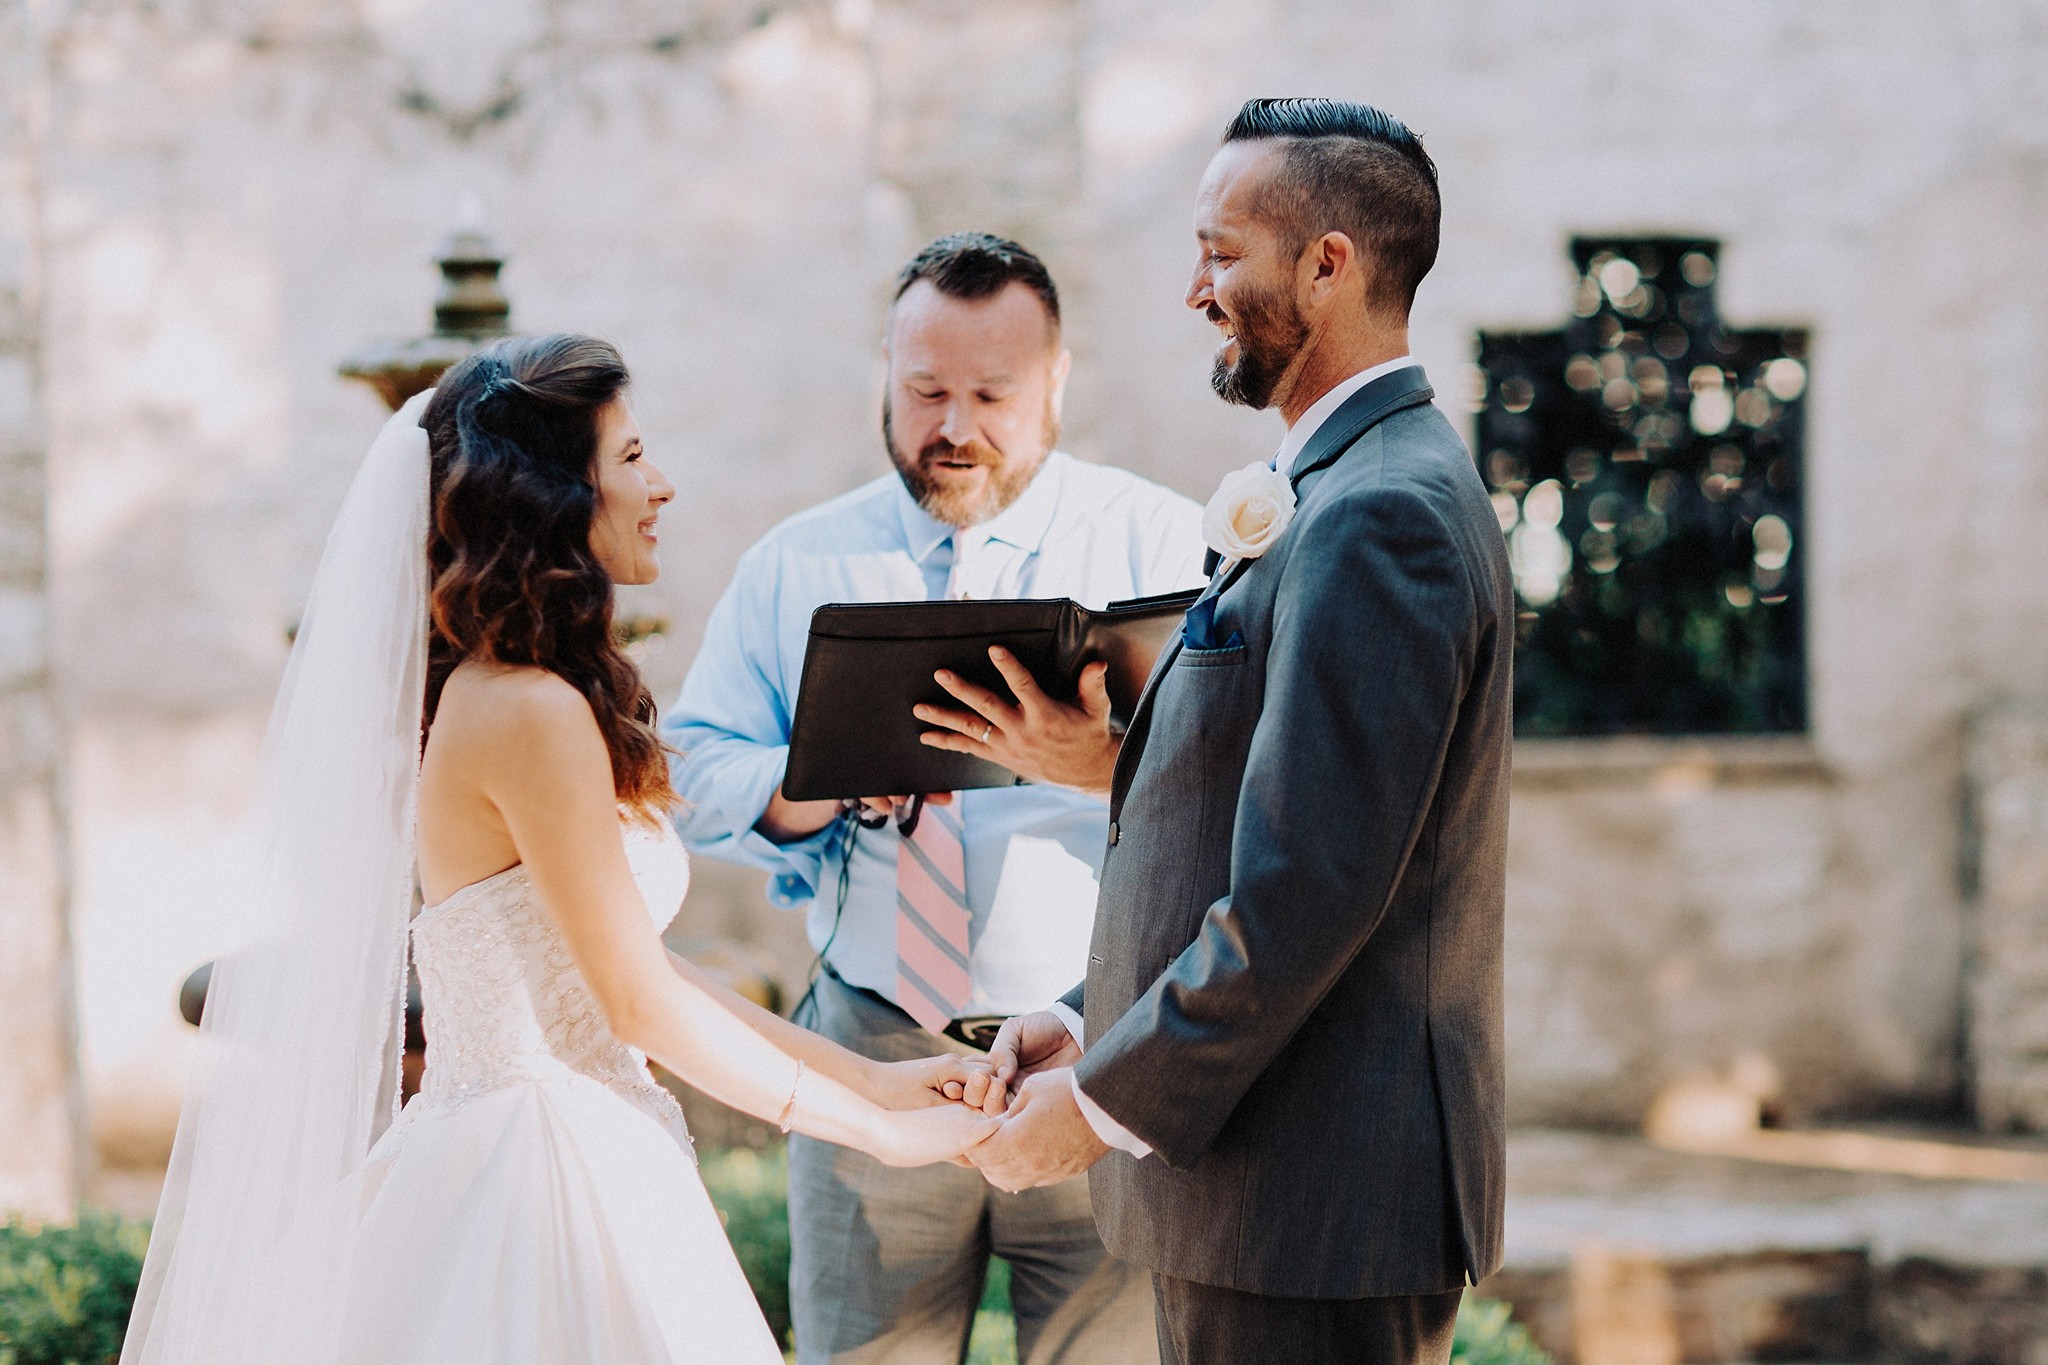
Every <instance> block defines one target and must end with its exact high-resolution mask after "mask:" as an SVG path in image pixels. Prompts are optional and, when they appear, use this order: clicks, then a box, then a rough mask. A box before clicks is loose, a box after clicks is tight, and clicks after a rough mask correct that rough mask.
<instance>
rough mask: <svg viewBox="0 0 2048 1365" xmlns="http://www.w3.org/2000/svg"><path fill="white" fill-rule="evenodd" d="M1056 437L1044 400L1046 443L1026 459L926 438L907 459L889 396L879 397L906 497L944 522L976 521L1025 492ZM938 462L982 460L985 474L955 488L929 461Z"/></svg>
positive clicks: (971, 523) (885, 431)
mask: <svg viewBox="0 0 2048 1365" xmlns="http://www.w3.org/2000/svg"><path fill="white" fill-rule="evenodd" d="M1059 439H1060V423H1059V418H1058V417H1057V416H1055V415H1054V414H1053V410H1052V404H1051V403H1050V402H1048V403H1047V404H1046V409H1045V445H1044V448H1043V449H1042V450H1040V451H1038V452H1037V454H1036V455H1035V456H1034V457H1032V458H1030V459H1025V458H1022V457H1020V456H1015V455H1010V454H1006V453H1005V452H1003V451H1000V450H997V449H996V448H995V447H993V446H990V445H984V444H983V443H982V442H980V441H969V442H968V443H967V444H965V445H960V446H956V445H954V444H953V443H952V442H951V441H948V440H944V439H941V438H934V439H933V440H930V441H927V442H926V443H925V446H924V448H923V449H922V450H920V451H918V452H917V455H916V457H915V458H911V457H910V456H907V455H905V454H904V453H903V447H902V446H900V445H898V444H897V442H896V424H895V416H894V413H893V411H892V408H891V405H890V402H889V400H888V398H887V397H884V398H883V399H882V440H883V442H884V443H886V444H887V446H888V447H889V460H890V463H892V464H894V465H895V466H896V472H897V473H898V474H900V475H902V477H903V486H904V487H905V488H907V489H909V490H910V496H911V497H913V498H915V499H916V500H917V505H918V506H919V507H922V508H923V509H924V510H925V511H926V512H928V513H930V514H931V517H932V520H934V521H940V522H944V523H945V524H946V525H948V526H979V525H980V524H981V523H982V522H985V521H987V520H989V519H990V518H992V517H994V516H996V515H997V514H999V513H1001V512H1002V511H1003V509H1005V508H1007V507H1008V506H1009V505H1010V504H1011V503H1013V502H1015V501H1017V499H1018V498H1020V497H1022V496H1024V490H1025V489H1027V488H1029V487H1030V486H1031V481H1032V480H1033V479H1035V478H1037V477H1038V471H1039V470H1040V469H1041V468H1043V467H1044V465H1045V457H1046V456H1047V455H1048V454H1050V453H1051V452H1052V448H1053V447H1054V446H1056V445H1058V444H1059ZM940 461H949V462H961V461H965V462H970V463H973V464H978V465H983V466H986V467H987V469H988V471H989V477H988V478H986V479H984V480H982V481H981V485H980V487H979V488H972V489H970V488H960V487H955V486H953V485H951V484H948V483H945V482H943V479H944V477H945V476H944V475H941V474H938V473H935V472H934V471H933V466H935V465H936V464H938V463H939V462H940Z"/></svg>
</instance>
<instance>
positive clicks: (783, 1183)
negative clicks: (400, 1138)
mask: <svg viewBox="0 0 2048 1365" xmlns="http://www.w3.org/2000/svg"><path fill="white" fill-rule="evenodd" d="M700 1169H701V1170H702V1171H703V1173H704V1188H705V1189H706V1190H708V1191H710V1193H711V1202H712V1203H713V1204H714V1205H716V1206H717V1208H718V1218H719V1221H720V1222H722V1223H724V1224H725V1235H726V1236H727V1237H730V1238H731V1239H732V1249H733V1252H734V1254H736V1255H737V1256H738V1257H739V1261H740V1269H741V1270H744V1271H745V1272H746V1273H747V1283H748V1284H750V1285H752V1286H753V1289H754V1297H755V1298H756V1299H759V1300H760V1301H761V1313H762V1315H763V1316H764V1317H766V1318H767V1319H768V1327H769V1330H770V1331H772V1332H774V1333H775V1339H776V1340H777V1341H779V1342H782V1343H784V1344H785V1345H786V1344H787V1343H788V1341H789V1149H788V1148H786V1147H783V1146H781V1145H780V1144H778V1145H776V1146H773V1147H764V1148H762V1149H760V1150H759V1151H756V1150H754V1149H753V1148H750V1147H733V1148H728V1149H727V1150H725V1151H722V1152H712V1153H709V1154H707V1155H706V1156H705V1157H704V1158H703V1160H702V1163H701V1166H700ZM0 1365H7V1362H6V1361H4V1360H0Z"/></svg>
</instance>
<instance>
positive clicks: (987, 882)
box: [663, 232, 1204, 1365]
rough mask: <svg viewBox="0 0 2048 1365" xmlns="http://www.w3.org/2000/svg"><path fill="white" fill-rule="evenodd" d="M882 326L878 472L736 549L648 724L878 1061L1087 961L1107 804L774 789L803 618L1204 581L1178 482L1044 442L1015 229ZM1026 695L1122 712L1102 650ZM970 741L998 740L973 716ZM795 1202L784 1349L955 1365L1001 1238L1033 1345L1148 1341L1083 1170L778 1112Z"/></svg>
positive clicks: (922, 259) (1040, 1351) (929, 278)
mask: <svg viewBox="0 0 2048 1365" xmlns="http://www.w3.org/2000/svg"><path fill="white" fill-rule="evenodd" d="M885 348H886V354H887V361H888V366H887V377H886V381H885V383H886V388H885V392H884V394H883V399H882V432H883V437H884V445H885V448H886V451H887V454H888V456H889V459H890V462H891V463H892V464H893V466H894V471H893V472H891V473H885V474H883V475H882V476H881V477H879V478H877V479H875V480H873V481H872V482H870V483H867V484H865V485H863V486H861V487H859V488H856V489H855V490H853V491H852V492H850V493H848V494H846V495H844V496H842V497H839V498H836V499H834V500H832V501H830V502H827V503H825V504H823V505H822V506H819V507H815V508H812V509H811V510H809V511H806V512H802V513H799V514H798V515H796V516H794V517H792V518H790V519H789V520H787V521H785V522H783V523H782V524H781V525H779V526H777V527H776V528H775V529H773V530H772V531H770V532H769V533H768V534H767V535H766V536H765V537H764V538H763V539H762V540H761V541H760V542H759V543H758V544H756V545H755V546H753V547H752V548H751V549H750V550H748V551H747V553H746V554H745V555H744V556H742V558H741V559H740V562H739V565H738V567H737V569H736V570H735V572H734V575H733V579H732V582H731V584H730V585H729V586H728V588H727V589H726V592H725V594H724V596H723V597H722V598H721V599H720V601H719V603H718V606H717V608H716V609H715V610H714V611H713V613H712V616H711V620H710V623H709V625H708V626H707V628H706V631H705V638H704V644H703V648H702V649H701V650H700V651H699V653H698V655H697V658H696V660H695V662H694V664H693V665H692V667H691V669H690V672H689V675H688V677H687V678H686V680H685V681H684V683H683V688H682V693H681V696H680V697H679V699H678V700H677V702H676V704H675V706H674V707H673V709H672V710H671V711H670V712H669V714H668V716H667V718H666V720H665V722H664V726H663V732H664V735H665V737H666V738H667V740H668V741H669V743H671V744H672V745H674V746H675V747H676V749H677V750H679V751H680V752H681V757H680V758H679V759H678V760H676V762H675V785H676V789H677V791H678V792H679V793H680V794H681V795H682V797H683V799H684V802H685V803H686V804H685V806H684V808H683V811H682V813H681V814H680V815H679V817H678V828H679V829H680V830H681V832H682V835H683V838H684V839H685V841H686V842H687V843H688V844H689V845H690V847H691V848H692V849H693V850H695V851H697V852H700V853H704V854H708V855H710V856H712V857H716V858H722V859H726V860H729V861H734V862H739V863H743V864H746V865H748V866H751V867H757V868H761V869H763V870H765V871H766V872H768V873H769V874H770V881H769V897H770V899H771V900H773V901H774V902H775V903H776V904H778V905H781V906H785V907H788V908H791V909H793V910H801V911H802V912H803V913H804V915H805V921H806V927H807V930H808V933H809V937H810V941H811V944H812V946H813V948H814V949H815V950H816V951H817V953H818V955H819V970H818V972H817V973H816V980H815V982H814V984H813V986H812V988H811V991H810V993H809V994H808V995H807V996H806V997H805V1000H804V1001H803V1003H802V1005H800V1006H799V1009H798V1011H797V1014H796V1018H797V1020H798V1022H800V1023H803V1024H805V1025H806V1026H808V1027H810V1028H813V1029H815V1030H817V1031H818V1032H821V1033H823V1034H825V1035H826V1036H828V1037H830V1038H833V1039H835V1040H836V1041H838V1042H840V1043H842V1044H843V1045H845V1046H846V1047H849V1048H851V1049H853V1050H854V1051H856V1052H860V1053H862V1054H864V1055H866V1056H869V1057H872V1058H875V1059H877V1060H896V1059H900V1058H907V1057H916V1056H927V1055H931V1054H933V1053H936V1052H938V1051H941V1050H945V1049H951V1050H953V1051H956V1052H963V1053H971V1052H975V1051H985V1050H986V1049H987V1047H988V1045H989V1043H990V1042H991V1041H993V1038H994V1035H995V1032H996V1029H997V1027H998V1026H999V1025H1000V1024H1001V1022H1002V1020H1003V1019H1004V1018H1006V1017H1007V1016H1010V1015H1013V1014H1018V1013H1021V1012H1025V1011H1028V1010H1033V1009H1037V1008H1040V1007H1042V1006H1043V1005H1044V1003H1045V1002H1046V1001H1047V1000H1050V999H1053V998H1054V997H1056V996H1057V995H1058V994H1059V993H1060V992H1061V991H1064V990H1065V989H1067V988H1068V987H1069V986H1071V985H1072V984H1073V983H1074V982H1075V981H1076V980H1078V979H1079V978H1080V977H1081V976H1082V975H1084V974H1085V971H1086V967H1087V955H1088V941H1089V934H1090V930H1091V927H1092V923H1093V916H1094V910H1095V897H1096V879H1097V877H1098V876H1099V874H1100V871H1101V863H1102V854H1103V848H1104V845H1105V842H1106V837H1107V832H1108V820H1109V814H1108V808H1107V806H1106V805H1105V804H1104V802H1103V800H1102V798H1101V794H1100V793H1097V792H1090V791H1087V790H1081V789H1078V788H1079V787H1085V786H1092V785H1095V784H1094V783H1093V782H1092V781H1089V780H1084V779H1082V778H1079V777H1076V778H1075V779H1074V780H1075V781H1076V783H1077V784H1078V785H1077V786H1067V785H1062V784H1061V783H1060V782H1059V781H1057V780H1040V781H1035V782H1032V783H1030V784H1028V785H1019V786H1013V787H1001V788H990V789H983V790H974V791H966V792H960V793H955V794H946V793H917V794H912V793H879V792H878V793H874V794H872V795H871V796H870V797H869V798H868V799H867V800H865V801H863V802H844V803H842V802H836V801H821V802H803V801H790V800H787V799H785V798H784V796H783V795H782V790H781V785H782V778H783V773H784V768H785V764H786V762H787V759H788V754H789V747H788V746H789V722H790V716H791V714H792V712H793V710H794V707H795V702H796V695H797V685H798V680H799V678H800V676H801V673H802V668H803V657H804V650H805V645H806V641H807V639H808V630H809V625H810V617H811V613H812V612H813V611H814V610H815V609H816V608H818V607H820V606H822V605H824V604H826V603H829V602H892V601H909V600H919V599H933V598H967V597H972V598H979V599H988V598H1009V597H1071V598H1073V599H1075V600H1076V601H1078V602H1080V603H1081V604H1082V605H1083V606H1087V607H1102V606H1105V605H1107V604H1108V603H1109V602H1111V601H1113V600H1119V599H1125V598H1132V597H1140V596H1149V595H1152V594H1156V593H1166V592H1173V591H1177V590H1180V589H1184V588H1190V587H1198V586H1200V584H1201V583H1202V582H1203V575H1202V572H1201V570H1202V558H1203V549H1204V547H1203V543H1202V536H1201V528H1200V518H1201V512H1200V509H1199V508H1198V507H1196V505H1195V504H1194V503H1192V502H1190V501H1189V500H1188V499H1186V498H1183V497H1181V496H1180V495H1178V494H1176V493H1173V492H1170V491H1168V490H1167V489H1164V488H1161V487H1159V486H1157V485H1155V484H1152V483H1148V482H1147V481H1145V480H1143V479H1141V478H1139V477H1137V476H1136V475H1134V474H1131V473H1128V472H1126V471H1124V470H1120V469H1114V468H1110V467H1107V466H1104V465H1099V464H1093V463H1089V462H1086V461H1083V460H1079V459H1076V458H1074V457H1073V456H1071V455H1069V454H1067V453H1065V452H1063V451H1061V450H1059V449H1058V448H1057V443H1058V439H1059V421H1060V406H1061V399H1062V394H1063V391H1064V388H1065V384H1066V378H1067V371H1068V367H1069V364H1070V357H1069V355H1068V352H1067V350H1066V348H1065V346H1064V344H1063V342H1062V339H1061V330H1060V304H1059V293H1058V291H1057V289H1056V288H1055V287H1054V284H1053V280H1052V277H1051V275H1050V274H1049V273H1048V272H1047V270H1046V268H1045V265H1044V264H1043V262H1041V261H1040V260H1039V258H1038V257H1037V256H1035V255H1033V254H1032V253H1031V252H1030V251H1029V250H1027V249H1025V248H1024V247H1022V246H1020V245H1018V244H1017V243H1015V242H1012V241H1007V240H1004V239H1002V238H999V237H994V236H991V235H988V234H986V233H978V232H970V233H957V234H954V235H951V236H947V237H942V238H940V239H939V240H937V241H935V242H933V243H931V244H930V245H929V246H927V247H926V248H925V249H924V250H923V251H921V252H919V253H918V255H917V256H916V257H915V258H914V259H913V260H912V261H911V262H910V263H909V265H907V266H906V267H904V269H903V271H902V273H901V274H900V275H899V276H898V279H897V285H896V293H895V299H894V302H893V304H892V306H891V309H890V313H889V318H888V328H887V333H886V337H885ZM1013 667H1014V663H1013ZM1033 714H1034V717H1036V718H1037V719H1036V720H1035V721H1034V723H1043V724H1048V725H1054V726H1057V727H1063V729H1062V730H1061V733H1060V734H1058V735H1057V736H1055V737H1054V739H1055V741H1056V742H1055V743H1054V744H1052V745H1051V746H1050V747H1051V748H1052V749H1054V750H1055V751H1056V750H1057V749H1058V748H1059V747H1060V745H1062V744H1064V746H1065V747H1066V749H1067V751H1068V752H1070V753H1071V754H1072V755H1073V758H1074V762H1073V765H1072V769H1071V771H1072V772H1073V773H1075V774H1086V773H1093V772H1106V770H1107V763H1108V761H1109V758H1110V757H1113V755H1114V751H1115V747H1116V743H1117V737H1116V736H1115V735H1114V734H1112V733H1111V729H1110V722H1109V719H1108V705H1107V702H1106V700H1104V699H1103V698H1102V696H1101V681H1100V678H1099V676H1098V675H1096V674H1093V673H1091V674H1090V675H1088V677H1086V678H1085V679H1084V682H1083V688H1082V697H1081V699H1080V702H1079V703H1078V704H1076V705H1074V706H1071V707H1063V708H1052V709H1050V710H1047V709H1043V708H1041V709H1040V710H1038V711H1035V712H1034V713H1033ZM1034 738H1035V739H1036V740H1038V743H1037V744H1036V745H1035V746H1034V747H1036V748H1037V749H1039V750H1040V751H1044V750H1045V749H1046V748H1047V747H1048V746H1047V745H1046V744H1045V742H1044V737H1043V736H1035V737H1034ZM968 739H969V740H970V741H971V742H974V743H977V744H980V745H983V746H985V752H986V753H987V754H989V755H991V756H995V757H997V758H998V759H1000V758H1001V757H1002V755H1003V754H1004V753H1006V752H1009V751H1008V750H1007V749H1006V747H1005V744H1004V737H1003V736H1002V735H1000V734H999V733H997V731H996V727H995V726H994V724H992V723H991V724H990V725H988V726H987V727H986V729H985V730H984V731H983V733H981V734H979V735H973V736H969V737H968ZM1027 775H1028V776H1034V777H1038V778H1041V779H1043V778H1048V777H1052V778H1057V777H1059V776H1061V775H1062V774H1057V773H1046V772H1034V773H1030V774H1027ZM1105 785H1106V784H1105ZM909 795H927V796H930V797H934V798H936V799H935V800H931V801H927V802H926V803H924V804H923V806H922V813H921V814H918V815H917V816H916V817H915V819H914V822H913V821H912V820H910V819H907V818H898V817H904V816H907V815H908V812H909V810H910V809H912V808H909V807H906V806H905V804H904V802H903V800H902V798H904V797H906V796H909ZM790 1224H791V1233H792V1265H791V1273H790V1280H791V1284H790V1291H791V1294H790V1297H791V1304H792V1316H793V1317H794V1319H795V1324H796V1345H797V1359H798V1360H799V1361H800V1362H803V1365H825V1362H828V1361H830V1362H840V1363H844V1362H863V1365H866V1363H868V1362H874V1363H875V1365H880V1363H881V1362H888V1363H889V1365H958V1362H959V1361H960V1360H961V1359H962V1357H963V1355H964V1353H965V1349H966V1343H967V1339H968V1334H969V1330H970V1328H971V1326H972V1322H973V1317H974V1311H975V1307H976V1304H977V1303H978V1301H979V1299H980V1295H981V1288H982V1283H983V1280H984V1278H985V1276H986V1274H987V1268H988V1261H989V1257H990V1256H991V1255H995V1256H1001V1257H1002V1258H1004V1259H1005V1260H1006V1261H1008V1262H1009V1263H1010V1266H1011V1273H1012V1279H1011V1299H1012V1303H1013V1304H1014V1306H1015V1309H1016V1317H1017V1339H1018V1358H1019V1360H1020V1361H1023V1362H1026V1365H1052V1362H1063V1363H1064V1365H1083V1363H1084V1362H1086V1363H1088V1365H1093V1363H1095V1362H1100V1363H1101V1365H1127V1363H1128V1362H1135V1361H1147V1362H1149V1361H1153V1360H1155V1359H1156V1350H1157V1348H1156V1345H1155V1339H1154V1328H1153V1309H1152V1293H1151V1286H1150V1282H1149V1280H1148V1279H1147V1278H1145V1277H1143V1276H1140V1275H1138V1274H1136V1273H1134V1272H1132V1271H1131V1270H1130V1269H1129V1268H1128V1267H1127V1266H1125V1265H1123V1264H1122V1263H1120V1262H1118V1261H1116V1260H1114V1259H1113V1258H1111V1257H1109V1256H1108V1254H1107V1253H1106V1252H1105V1251H1104V1250H1103V1248H1102V1244H1101V1241H1100V1240H1099V1238H1098V1237H1097V1235H1096V1231H1095V1221H1094V1216H1093V1213H1092V1211H1091V1209H1090V1205H1089V1197H1088V1185H1087V1181H1086V1179H1085V1178H1076V1179H1072V1180H1068V1181H1065V1182H1063V1183H1060V1184H1055V1185H1050V1186H1047V1187H1044V1188H1041V1189H1034V1190H1027V1191H1025V1192H1024V1193H1022V1194H1019V1195H1010V1194H1004V1193H1000V1192H998V1191H995V1190H993V1189H992V1188H991V1187H990V1186H989V1185H988V1184H987V1183H986V1182H985V1181H984V1180H983V1179H982V1178H981V1176H980V1174H979V1173H978V1172H976V1171H974V1170H971V1169H964V1168H960V1167H955V1166H944V1165H942V1166H933V1167H925V1168H922V1169H918V1170H897V1169H892V1168H889V1167H885V1166H883V1165H881V1164H879V1163H878V1162H876V1161H874V1160H873V1159H871V1158H869V1157H867V1156H865V1155H863V1154H861V1153H859V1152H855V1151H852V1150H849V1149H846V1148H841V1147H835V1146H831V1145H829V1144H825V1143H820V1142H814V1141H811V1140H809V1139H806V1138H802V1137H797V1138H793V1139H791V1142H790Z"/></svg>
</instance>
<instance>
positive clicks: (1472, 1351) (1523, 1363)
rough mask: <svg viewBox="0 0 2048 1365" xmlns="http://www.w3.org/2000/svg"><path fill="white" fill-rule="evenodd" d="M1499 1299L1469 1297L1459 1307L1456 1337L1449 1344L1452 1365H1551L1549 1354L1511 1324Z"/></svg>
mask: <svg viewBox="0 0 2048 1365" xmlns="http://www.w3.org/2000/svg"><path fill="white" fill-rule="evenodd" d="M1508 1313H1509V1309H1508V1306H1507V1305H1506V1304H1504V1303H1502V1302H1501V1301H1500V1300H1498V1299H1475V1298H1472V1297H1470V1296H1469V1295H1468V1296H1467V1297H1466V1299H1465V1301H1464V1302H1463V1303H1461V1304H1459V1305H1458V1329H1457V1335H1456V1336H1455V1337H1453V1338H1452V1340H1451V1360H1452V1361H1453V1362H1454V1365H1551V1360H1550V1353H1549V1352H1547V1351H1545V1350H1544V1349H1543V1348H1542V1347H1540V1346H1538V1345H1537V1344H1536V1343H1535V1342H1534V1341H1532V1340H1531V1339H1530V1337H1529V1333H1528V1332H1527V1331H1526V1330H1524V1329H1523V1328H1522V1327H1521V1326H1520V1325H1518V1324H1517V1323H1515V1322H1513V1321H1511V1320H1510V1319H1509V1316H1508Z"/></svg>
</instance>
